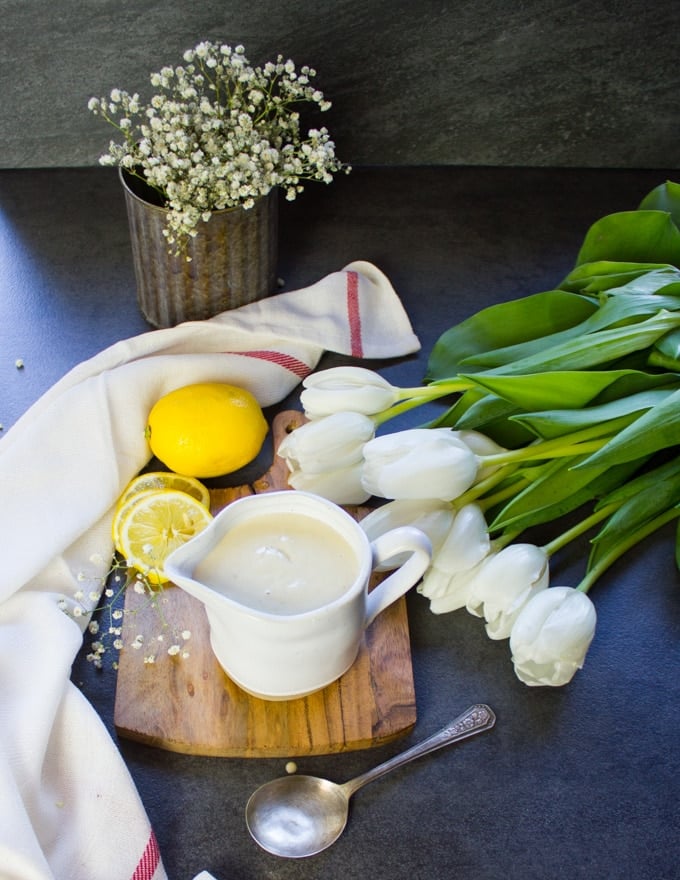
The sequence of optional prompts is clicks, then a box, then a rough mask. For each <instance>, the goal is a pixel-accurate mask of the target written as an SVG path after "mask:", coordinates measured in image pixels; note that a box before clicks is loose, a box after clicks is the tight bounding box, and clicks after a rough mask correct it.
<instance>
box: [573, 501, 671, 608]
mask: <svg viewBox="0 0 680 880" xmlns="http://www.w3.org/2000/svg"><path fill="white" fill-rule="evenodd" d="M679 516H680V507H678V506H676V507H671V508H669V509H668V510H665V511H664V512H663V513H661V514H659V516H657V517H656V518H655V519H652V520H650V521H649V522H647V523H645V524H644V525H643V526H641V527H640V528H639V529H638V530H637V531H635V532H632V533H631V534H630V535H628V537H627V538H625V539H624V540H623V541H621V543H620V544H617V545H616V546H615V547H612V549H611V550H610V551H609V553H607V554H606V555H605V556H603V557H602V559H600V561H599V562H598V563H597V564H596V565H594V566H593V567H592V569H591V570H590V571H589V572H588V574H586V576H585V577H584V578H583V580H582V581H581V583H580V584H579V585H578V587H576V589H577V590H579V591H580V592H582V593H587V592H588V590H589V589H590V588H591V587H592V585H593V584H594V583H595V581H596V580H597V579H598V578H599V577H600V576H601V575H602V574H604V572H605V571H606V570H607V569H608V568H609V567H610V566H612V565H613V564H614V563H615V562H616V560H617V559H619V558H620V557H621V556H623V554H624V553H627V552H628V550H630V549H631V547H634V546H635V545H636V544H638V543H639V542H640V541H642V540H644V539H645V538H647V537H649V535H651V534H653V533H654V532H655V531H656V530H657V529H660V528H661V527H662V526H664V525H666V523H669V522H672V521H673V520H674V519H677V518H678V517H679Z"/></svg>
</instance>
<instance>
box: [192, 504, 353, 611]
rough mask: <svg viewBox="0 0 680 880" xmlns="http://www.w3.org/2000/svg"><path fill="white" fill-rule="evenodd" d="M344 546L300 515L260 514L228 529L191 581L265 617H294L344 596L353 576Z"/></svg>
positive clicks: (331, 532)
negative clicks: (203, 585) (271, 615)
mask: <svg viewBox="0 0 680 880" xmlns="http://www.w3.org/2000/svg"><path fill="white" fill-rule="evenodd" d="M358 568H359V565H358V560H357V557H356V554H355V553H354V551H353V549H352V547H351V546H350V544H349V543H348V542H347V541H346V540H345V538H343V537H342V535H340V534H338V532H336V531H335V529H333V528H331V527H330V526H328V525H326V524H325V523H321V522H319V521H317V520H316V519H314V518H312V517H310V516H305V515H301V514H288V515H287V516H285V517H282V516H281V515H280V514H263V515H262V516H258V517H254V518H252V519H250V520H246V521H244V522H242V523H237V524H236V525H235V526H234V527H233V528H232V529H230V530H229V531H228V532H227V533H226V534H225V535H224V537H223V538H222V540H221V541H220V542H219V544H218V545H217V546H216V547H214V548H213V549H212V550H211V551H210V553H208V554H207V556H206V557H205V559H203V560H201V562H200V563H199V564H198V565H197V566H196V569H195V571H194V578H195V580H198V581H200V582H202V583H204V584H206V585H207V586H209V587H212V589H214V590H216V591H217V592H220V593H222V594H223V595H225V596H229V598H231V599H233V600H234V601H235V602H239V603H240V604H242V605H247V606H248V607H249V608H253V609H255V610H258V611H266V612H268V613H269V614H280V615H286V614H300V613H302V612H305V611H311V610H313V609H315V608H320V607H322V606H323V605H327V604H328V603H329V602H332V601H333V600H334V599H337V598H338V597H339V596H341V595H342V594H343V593H345V592H346V591H347V590H348V589H349V587H350V586H351V585H352V583H353V582H354V580H355V578H356V576H357V572H358Z"/></svg>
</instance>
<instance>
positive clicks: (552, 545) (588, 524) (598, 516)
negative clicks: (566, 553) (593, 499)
mask: <svg viewBox="0 0 680 880" xmlns="http://www.w3.org/2000/svg"><path fill="white" fill-rule="evenodd" d="M619 506H620V505H619V504H608V505H606V506H605V507H602V508H601V509H600V510H596V511H595V512H594V513H592V514H591V515H590V516H587V517H586V518H585V519H583V520H581V522H578V523H576V525H575V526H572V527H571V528H570V529H567V530H566V531H564V532H562V534H561V535H558V536H557V537H556V538H553V539H552V541H549V542H548V543H547V544H544V545H543V550H544V551H545V552H546V553H547V554H548V556H552V555H553V553H556V552H557V551H558V550H561V549H562V547H565V546H566V545H567V544H569V542H570V541H573V540H574V538H578V537H580V536H581V535H582V534H584V533H585V532H587V531H588V529H590V528H592V527H593V526H595V525H597V524H598V523H600V522H602V520H603V519H606V518H607V517H608V516H609V515H610V514H611V513H614V511H615V510H618V508H619Z"/></svg>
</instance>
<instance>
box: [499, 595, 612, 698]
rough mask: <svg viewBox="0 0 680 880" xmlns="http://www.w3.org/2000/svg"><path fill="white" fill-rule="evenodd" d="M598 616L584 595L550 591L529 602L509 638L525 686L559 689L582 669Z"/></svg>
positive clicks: (516, 670) (518, 672)
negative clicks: (550, 686) (544, 686)
mask: <svg viewBox="0 0 680 880" xmlns="http://www.w3.org/2000/svg"><path fill="white" fill-rule="evenodd" d="M596 623H597V614H596V613H595V606H594V605H593V603H592V602H591V600H590V599H589V598H588V596H587V595H586V594H585V593H582V592H580V591H579V590H575V589H573V588H572V587H551V588H550V589H549V590H543V591H542V592H540V593H538V594H537V595H536V596H534V597H533V598H532V599H531V601H529V602H527V604H526V605H525V606H524V608H523V609H522V611H521V612H520V614H519V616H518V617H517V620H516V621H515V624H514V626H513V628H512V632H511V634H510V651H511V652H512V662H513V664H514V667H515V674H516V675H517V677H518V678H519V679H520V681H523V682H524V684H527V685H530V686H531V687H536V686H539V685H552V686H553V687H559V686H561V685H563V684H567V682H569V681H571V679H572V678H573V676H574V673H575V672H576V670H577V669H581V667H582V666H583V663H584V661H585V656H586V653H587V651H588V648H589V647H590V643H591V642H592V640H593V636H594V635H595V626H596Z"/></svg>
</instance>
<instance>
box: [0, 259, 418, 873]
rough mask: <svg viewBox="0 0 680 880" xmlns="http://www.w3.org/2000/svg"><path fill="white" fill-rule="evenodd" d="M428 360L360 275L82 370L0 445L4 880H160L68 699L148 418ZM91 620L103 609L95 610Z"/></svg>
mask: <svg viewBox="0 0 680 880" xmlns="http://www.w3.org/2000/svg"><path fill="white" fill-rule="evenodd" d="M419 347H420V344H419V342H418V339H417V338H416V336H415V335H414V333H413V331H412V329H411V326H410V323H409V320H408V317H407V315H406V313H405V311H404V309H403V307H402V305H401V303H400V301H399V299H398V297H397V295H396V293H395V292H394V290H393V288H392V286H391V285H390V283H389V281H388V280H387V278H386V277H385V276H384V275H383V274H382V273H381V272H380V271H379V270H378V269H377V268H376V267H375V266H373V265H372V264H370V263H365V262H355V263H351V264H349V265H348V266H346V267H345V268H344V269H343V270H342V271H340V272H335V273H333V274H330V275H328V276H326V277H325V278H323V279H321V280H320V281H318V282H317V283H316V284H313V285H311V286H310V287H307V288H303V289H301V290H297V291H291V292H289V293H281V294H278V295H276V296H273V297H269V298H267V299H264V300H261V301H259V302H255V303H251V304H249V305H247V306H243V307H241V308H239V309H236V310H234V311H231V312H225V313H223V314H221V315H218V316H216V317H215V318H211V319H210V320H207V321H199V322H187V323H186V324H182V325H179V326H178V327H173V328H169V329H165V330H154V331H150V332H148V333H144V334H142V335H140V336H136V337H134V338H131V339H128V340H124V341H122V342H119V343H117V344H115V345H113V346H111V347H110V348H108V349H106V350H105V351H103V352H101V353H100V354H98V355H96V356H95V357H93V358H91V359H90V360H88V361H85V362H83V363H82V364H80V365H79V366H77V367H75V368H74V369H73V370H71V371H70V372H69V373H68V374H67V375H66V376H65V377H64V378H63V379H61V380H60V381H59V382H57V383H56V385H54V386H53V387H52V388H51V389H50V390H49V391H48V392H47V393H46V394H44V395H43V397H41V398H40V400H38V401H37V403H35V404H34V405H33V406H32V407H31V408H30V409H29V410H28V411H27V413H26V414H25V415H24V416H22V418H21V419H20V420H19V421H18V422H17V423H16V424H15V425H14V426H13V427H12V428H11V429H10V430H9V431H8V432H7V434H6V435H5V436H4V437H3V439H2V440H1V441H0V492H1V496H0V497H1V498H2V504H0V535H2V536H3V540H4V544H5V546H4V548H3V552H2V571H1V573H0V874H1V875H2V878H3V880H47V878H57V880H162V878H165V877H166V873H165V869H164V867H163V864H162V860H161V855H160V853H159V848H158V845H157V843H156V839H155V837H154V834H153V831H152V829H151V827H150V823H149V821H148V818H147V816H146V813H145V811H144V808H143V806H142V803H141V801H140V799H139V796H138V794H137V792H136V789H135V787H134V783H133V781H132V779H131V777H130V775H129V772H128V771H127V768H126V767H125V764H124V763H123V761H122V758H121V756H120V753H119V751H118V749H117V748H116V746H115V744H114V742H113V741H112V740H111V738H110V737H109V735H108V732H107V731H106V728H105V727H104V725H103V723H102V721H101V719H100V718H99V717H98V715H97V714H96V713H95V712H94V710H93V709H92V707H91V706H90V704H89V703H88V702H87V700H86V699H85V697H84V696H83V694H82V693H81V692H80V691H79V690H78V688H76V687H75V686H74V685H73V684H72V683H71V682H70V671H71V665H72V662H73V659H74V657H75V655H76V654H77V652H78V650H79V648H80V646H81V644H82V637H83V631H84V628H85V626H86V625H87V622H88V620H87V617H88V615H84V616H83V617H81V618H79V619H74V617H73V615H71V614H66V613H64V611H63V610H61V609H62V608H63V606H64V603H66V604H67V605H69V603H73V604H72V607H73V608H75V607H76V603H75V600H74V596H75V594H76V593H77V592H78V590H79V587H80V586H81V584H80V581H81V580H82V577H83V573H84V572H87V578H88V583H92V582H93V581H92V580H91V579H92V578H103V577H104V576H105V574H106V571H107V570H108V567H109V563H110V560H111V556H112V545H111V537H110V527H111V519H112V515H113V506H114V504H115V502H116V499H117V498H118V496H119V494H120V493H121V491H122V489H123V488H124V486H125V485H126V483H127V482H128V481H129V480H130V479H131V478H132V477H133V476H134V475H135V474H136V473H138V472H139V470H140V469H141V468H142V467H143V466H144V465H145V464H146V463H147V462H148V460H149V457H150V453H149V449H148V445H147V442H146V440H145V438H144V427H145V423H146V417H147V415H148V412H149V410H150V408H151V406H152V405H153V403H154V402H155V401H156V400H157V399H158V398H159V397H160V396H161V395H163V394H165V393H167V392H169V391H171V390H172V389H174V388H177V387H179V386H182V385H187V384H191V383H193V382H201V381H222V382H230V383H233V384H236V385H240V386H242V387H244V388H248V389H249V390H250V391H252V392H253V393H254V394H255V396H256V397H257V398H258V400H259V401H260V403H261V405H263V406H267V405H271V404H273V403H275V402H277V401H279V400H281V399H283V398H284V397H285V396H286V395H287V394H288V393H289V392H290V391H292V390H293V389H294V388H295V386H296V385H297V384H298V383H299V382H300V381H301V380H302V379H303V378H304V377H305V376H306V375H307V374H308V373H310V372H311V371H312V370H313V369H314V367H315V366H316V365H317V364H318V362H319V359H320V357H321V355H322V353H323V352H324V351H334V352H338V353H342V354H348V355H354V356H357V357H366V358H383V357H394V356H398V355H404V354H408V353H411V352H414V351H417V350H418V348H419ZM91 601H92V603H93V606H94V605H96V596H93V597H91Z"/></svg>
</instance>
